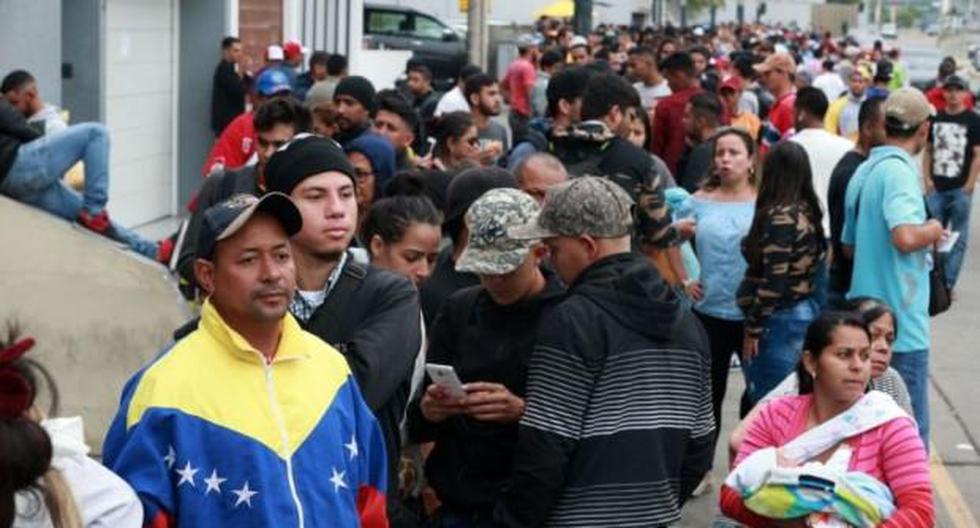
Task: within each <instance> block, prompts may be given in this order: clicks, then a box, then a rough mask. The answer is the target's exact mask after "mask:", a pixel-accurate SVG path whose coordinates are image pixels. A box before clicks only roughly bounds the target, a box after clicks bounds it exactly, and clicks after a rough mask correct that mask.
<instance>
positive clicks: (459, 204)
mask: <svg viewBox="0 0 980 528" xmlns="http://www.w3.org/2000/svg"><path fill="white" fill-rule="evenodd" d="M499 188H510V189H516V188H517V180H515V179H514V175H513V174H511V173H509V172H507V171H506V170H504V169H501V168H499V167H474V168H472V169H466V170H464V171H463V172H461V173H459V174H457V175H456V177H454V178H453V179H452V181H451V182H449V189H448V190H447V191H446V211H445V213H446V220H445V221H446V222H450V221H453V220H455V219H457V218H460V217H462V216H463V215H464V214H466V210H467V209H469V208H470V206H471V205H473V202H475V201H477V199H479V198H480V197H481V196H483V194H484V193H486V192H487V191H489V190H491V189H499Z"/></svg>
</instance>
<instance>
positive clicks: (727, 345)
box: [679, 128, 756, 431]
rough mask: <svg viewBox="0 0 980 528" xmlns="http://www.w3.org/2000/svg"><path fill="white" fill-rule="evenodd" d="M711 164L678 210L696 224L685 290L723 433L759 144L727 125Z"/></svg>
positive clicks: (738, 329)
mask: <svg viewBox="0 0 980 528" xmlns="http://www.w3.org/2000/svg"><path fill="white" fill-rule="evenodd" d="M711 163H712V164H711V169H710V171H709V173H708V178H707V179H706V181H705V182H704V184H703V185H702V186H701V189H700V190H699V191H697V192H696V193H694V195H693V196H692V197H691V199H690V200H688V202H687V204H685V205H686V207H684V208H682V209H681V211H679V214H683V213H684V212H685V211H684V210H685V209H686V210H687V211H689V217H690V218H693V219H694V220H695V221H696V222H697V224H696V225H697V227H696V229H695V238H694V247H695V251H696V253H697V256H698V261H699V262H700V264H701V277H700V279H699V280H689V281H686V282H685V284H684V290H685V291H686V292H687V294H688V296H689V297H691V299H692V300H694V302H695V304H694V313H695V314H696V315H697V316H698V318H699V319H700V320H701V324H702V325H703V326H704V329H705V331H706V332H707V333H708V338H709V340H710V342H711V392H712V405H713V407H712V410H713V412H714V416H715V428H716V429H715V430H716V431H720V430H721V405H722V402H723V401H724V400H725V390H726V388H727V385H728V370H729V367H730V364H731V358H732V354H736V353H738V351H739V350H740V349H741V346H742V337H743V332H744V326H743V320H744V318H745V316H744V315H743V314H742V311H741V310H740V309H739V307H738V305H737V304H735V292H736V290H737V289H738V285H739V281H740V280H741V278H742V276H743V275H745V259H744V258H742V254H741V252H740V251H739V244H740V243H741V240H742V238H743V237H745V235H746V234H747V233H748V232H749V226H750V225H751V224H752V217H753V214H754V211H755V200H756V190H755V186H756V177H755V143H754V142H753V141H752V138H751V137H749V135H748V134H746V133H745V132H743V131H741V130H738V129H734V128H728V129H723V130H722V131H720V132H718V134H717V135H716V136H715V137H714V154H713V157H712V162H711Z"/></svg>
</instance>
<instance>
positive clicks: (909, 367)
mask: <svg viewBox="0 0 980 528" xmlns="http://www.w3.org/2000/svg"><path fill="white" fill-rule="evenodd" d="M891 366H892V368H894V369H895V370H897V371H898V373H899V374H900V375H901V376H902V381H904V382H905V386H906V387H908V389H909V397H910V398H911V399H912V411H913V412H915V421H916V423H917V424H918V426H919V436H920V437H922V442H923V443H925V445H926V449H929V351H928V350H913V351H912V352H896V353H895V354H893V355H892V363H891Z"/></svg>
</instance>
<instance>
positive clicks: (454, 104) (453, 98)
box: [434, 86, 470, 117]
mask: <svg viewBox="0 0 980 528" xmlns="http://www.w3.org/2000/svg"><path fill="white" fill-rule="evenodd" d="M469 111H470V104H469V103H467V102H466V97H465V96H464V95H463V90H462V89H460V87H459V86H454V87H453V89H452V90H449V91H448V92H446V94H445V95H443V96H442V98H441V99H439V104H437V105H436V111H435V114H434V115H435V116H436V117H440V116H442V114H448V113H450V112H469Z"/></svg>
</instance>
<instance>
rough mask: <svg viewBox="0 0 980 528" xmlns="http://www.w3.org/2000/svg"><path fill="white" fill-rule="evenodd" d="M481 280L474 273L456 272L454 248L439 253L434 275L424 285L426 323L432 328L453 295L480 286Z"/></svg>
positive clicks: (423, 310)
mask: <svg viewBox="0 0 980 528" xmlns="http://www.w3.org/2000/svg"><path fill="white" fill-rule="evenodd" d="M479 284H480V279H478V278H477V277H476V275H474V274H472V273H466V272H459V271H456V261H454V260H453V247H452V246H447V247H445V248H443V250H442V251H440V252H439V256H438V257H437V258H436V265H435V267H434V268H433V269H432V275H431V276H430V277H429V279H428V280H427V281H425V284H423V285H422V292H421V297H422V314H423V315H424V316H425V322H426V323H427V324H428V325H429V326H430V327H431V325H432V323H433V322H434V321H435V320H436V316H438V315H439V312H441V311H442V305H443V304H444V303H445V302H446V299H448V298H449V296H451V295H452V294H453V293H456V292H457V291H459V290H462V289H463V288H469V287H471V286H479Z"/></svg>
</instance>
